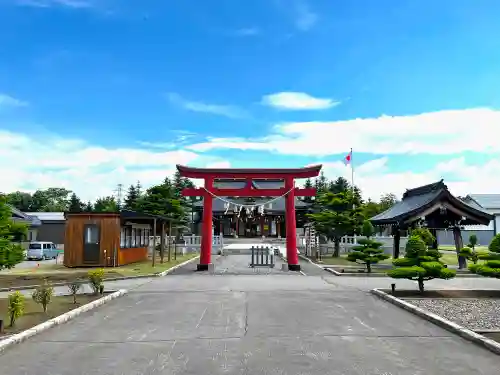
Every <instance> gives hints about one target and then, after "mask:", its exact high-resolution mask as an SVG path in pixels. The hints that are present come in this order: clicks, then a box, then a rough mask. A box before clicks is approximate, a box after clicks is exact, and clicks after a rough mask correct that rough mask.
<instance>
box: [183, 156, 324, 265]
mask: <svg viewBox="0 0 500 375" xmlns="http://www.w3.org/2000/svg"><path fill="white" fill-rule="evenodd" d="M321 167H322V166H321V165H315V166H311V167H305V168H295V169H294V168H283V169H253V168H252V169H250V168H242V169H232V168H222V169H219V168H193V167H187V166H183V165H177V170H178V171H179V173H180V175H181V176H182V177H188V178H199V179H204V180H205V184H204V187H202V188H186V189H184V190H183V191H182V195H183V196H187V197H197V196H198V197H200V196H201V197H203V223H202V238H201V250H200V264H198V271H206V270H208V268H209V264H210V263H211V254H212V208H213V198H214V196H216V197H262V196H264V197H272V196H274V197H280V196H285V225H286V256H287V260H288V269H289V270H291V271H300V265H299V257H298V255H297V238H296V232H297V228H296V222H295V197H296V196H305V197H311V196H314V195H315V194H316V189H314V188H304V189H301V188H296V187H295V179H296V178H312V177H316V176H318V175H319V172H320V170H321ZM222 178H228V179H237V180H245V181H246V185H245V187H244V188H242V189H218V188H215V187H214V180H216V179H222ZM253 179H282V180H284V182H285V186H284V187H283V188H279V189H253V188H252V180H253Z"/></svg>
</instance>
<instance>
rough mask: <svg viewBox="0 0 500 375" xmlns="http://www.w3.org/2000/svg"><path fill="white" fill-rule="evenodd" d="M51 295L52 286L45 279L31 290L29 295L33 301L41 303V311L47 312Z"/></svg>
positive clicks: (52, 292) (52, 291) (52, 293)
mask: <svg viewBox="0 0 500 375" xmlns="http://www.w3.org/2000/svg"><path fill="white" fill-rule="evenodd" d="M53 295H54V288H53V287H52V285H50V284H49V283H47V282H46V281H45V282H44V283H43V285H40V286H39V287H38V288H36V289H35V290H34V291H33V293H32V295H31V297H32V298H33V301H35V302H36V303H39V304H40V305H42V308H43V312H44V313H47V307H48V306H49V303H50V301H51V300H52V296H53Z"/></svg>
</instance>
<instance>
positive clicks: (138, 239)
mask: <svg viewBox="0 0 500 375" xmlns="http://www.w3.org/2000/svg"><path fill="white" fill-rule="evenodd" d="M143 230H144V229H136V246H137V247H141V246H142V231H143Z"/></svg>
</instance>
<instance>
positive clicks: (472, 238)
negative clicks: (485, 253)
mask: <svg viewBox="0 0 500 375" xmlns="http://www.w3.org/2000/svg"><path fill="white" fill-rule="evenodd" d="M468 246H469V247H470V248H471V249H472V250H473V251H474V249H475V248H476V246H477V236H476V235H475V234H471V235H470V236H469V245H468Z"/></svg>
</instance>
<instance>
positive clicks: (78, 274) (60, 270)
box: [0, 253, 198, 288]
mask: <svg viewBox="0 0 500 375" xmlns="http://www.w3.org/2000/svg"><path fill="white" fill-rule="evenodd" d="M197 255H198V254H196V253H192V254H187V255H177V259H175V260H174V259H173V257H172V259H171V261H170V262H168V261H167V258H165V260H164V262H163V263H160V261H161V260H160V257H158V258H156V259H155V262H156V264H155V267H153V266H152V262H151V260H148V261H145V262H138V263H132V264H127V265H125V266H121V267H115V268H112V267H105V268H104V272H105V278H115V277H123V276H144V275H150V274H154V273H159V272H162V271H165V270H168V269H169V268H172V267H174V266H175V265H177V264H179V263H182V262H185V261H186V260H189V259H192V258H194V257H196V256H197ZM93 269H96V268H91V267H89V268H66V267H64V266H63V265H62V264H50V265H46V266H45V265H43V264H42V265H41V266H40V267H36V268H28V269H26V268H24V269H22V268H19V269H16V268H13V269H12V270H5V271H2V272H0V288H11V287H14V286H15V287H20V286H30V285H37V284H41V283H42V282H43V280H47V281H49V282H52V283H70V282H72V281H76V280H82V281H85V280H86V279H87V274H88V272H89V271H90V270H93Z"/></svg>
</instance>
